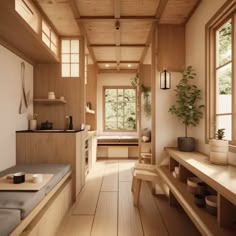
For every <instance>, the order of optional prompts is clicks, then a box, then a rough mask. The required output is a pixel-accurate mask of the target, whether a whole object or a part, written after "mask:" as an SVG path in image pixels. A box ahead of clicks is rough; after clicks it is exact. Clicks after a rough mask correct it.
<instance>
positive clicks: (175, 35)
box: [157, 25, 185, 72]
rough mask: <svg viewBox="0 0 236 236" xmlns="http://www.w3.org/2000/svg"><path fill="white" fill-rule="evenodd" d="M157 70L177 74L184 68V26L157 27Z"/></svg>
mask: <svg viewBox="0 0 236 236" xmlns="http://www.w3.org/2000/svg"><path fill="white" fill-rule="evenodd" d="M157 27H158V28H157V32H158V36H157V37H158V40H157V69H158V71H162V70H163V68H167V69H168V70H169V71H172V72H173V71H175V72H179V71H181V70H183V68H184V67H185V26H184V25H158V26H157Z"/></svg>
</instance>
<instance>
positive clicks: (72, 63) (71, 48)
mask: <svg viewBox="0 0 236 236" xmlns="http://www.w3.org/2000/svg"><path fill="white" fill-rule="evenodd" d="M61 76H62V77H79V39H62V41H61Z"/></svg>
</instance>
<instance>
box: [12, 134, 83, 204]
mask: <svg viewBox="0 0 236 236" xmlns="http://www.w3.org/2000/svg"><path fill="white" fill-rule="evenodd" d="M86 133H87V132H86V131H74V132H66V131H65V132H63V131H61V132H50V131H44V132H34V131H32V132H31V131H28V132H25V131H18V132H17V133H16V163H17V164H26V163H32V164H33V163H34V164H35V163H36V164H37V163H38V164H40V163H58V164H60V163H63V164H64V163H66V164H70V165H71V168H72V189H73V200H74V201H75V200H76V197H77V196H78V194H79V192H80V190H81V188H82V187H83V185H84V183H85V158H84V155H85V137H86Z"/></svg>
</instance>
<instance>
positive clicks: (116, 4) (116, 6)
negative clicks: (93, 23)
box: [114, 0, 120, 19]
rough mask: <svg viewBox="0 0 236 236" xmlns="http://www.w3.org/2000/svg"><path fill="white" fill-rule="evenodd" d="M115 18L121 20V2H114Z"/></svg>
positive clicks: (117, 0)
mask: <svg viewBox="0 0 236 236" xmlns="http://www.w3.org/2000/svg"><path fill="white" fill-rule="evenodd" d="M114 17H115V18H116V19H119V18H120V0H114Z"/></svg>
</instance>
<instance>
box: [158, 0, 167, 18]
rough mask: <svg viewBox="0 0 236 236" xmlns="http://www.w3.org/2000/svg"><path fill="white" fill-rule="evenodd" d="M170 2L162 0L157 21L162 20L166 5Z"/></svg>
mask: <svg viewBox="0 0 236 236" xmlns="http://www.w3.org/2000/svg"><path fill="white" fill-rule="evenodd" d="M167 2H168V0H160V3H159V5H158V7H157V11H156V18H157V19H160V18H161V16H162V14H163V12H164V9H165V7H166V4H167Z"/></svg>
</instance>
